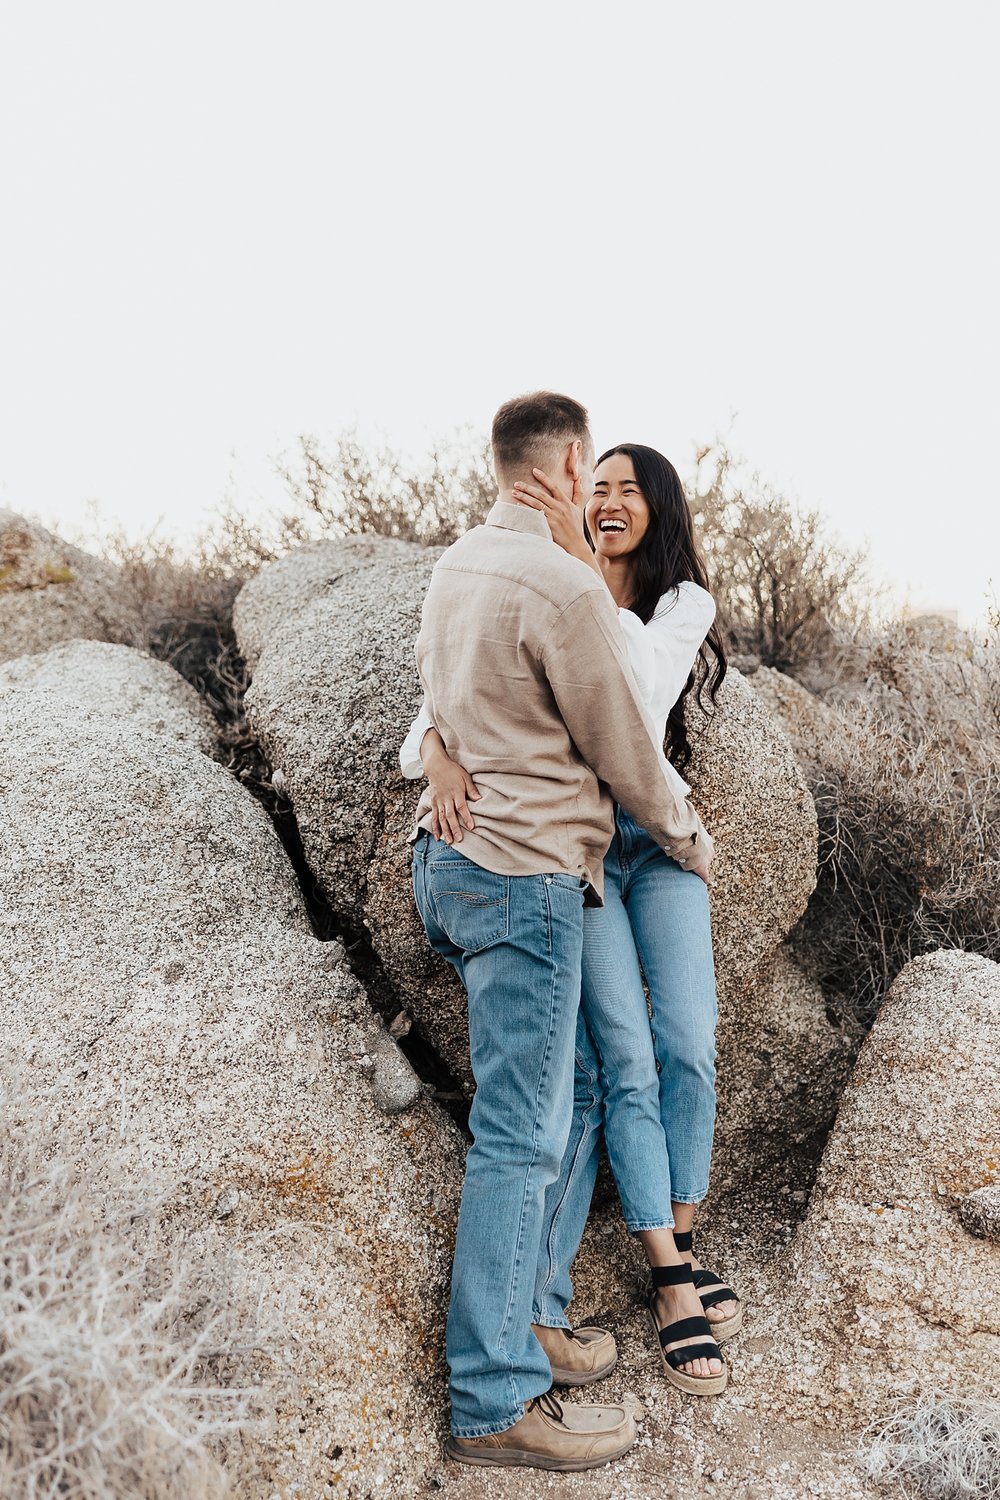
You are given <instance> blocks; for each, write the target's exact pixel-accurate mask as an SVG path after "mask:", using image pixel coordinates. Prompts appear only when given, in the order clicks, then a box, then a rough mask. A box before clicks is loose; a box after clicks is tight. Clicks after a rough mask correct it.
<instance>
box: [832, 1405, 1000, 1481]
mask: <svg viewBox="0 0 1000 1500" xmlns="http://www.w3.org/2000/svg"><path fill="white" fill-rule="evenodd" d="M859 1458H860V1461H861V1465H862V1468H863V1469H864V1471H865V1474H866V1475H867V1477H868V1478H869V1479H870V1480H872V1481H873V1482H874V1483H875V1484H885V1485H890V1484H891V1485H894V1486H896V1487H898V1489H899V1490H901V1491H902V1493H903V1494H904V1495H907V1496H912V1497H914V1500H918V1497H919V1500H997V1497H1000V1405H998V1404H997V1403H996V1402H995V1401H987V1400H982V1399H977V1398H976V1397H967V1398H965V1399H962V1398H961V1397H956V1396H937V1395H928V1396H926V1397H925V1398H924V1399H923V1400H921V1401H920V1402H919V1403H917V1404H916V1405H912V1406H903V1407H901V1408H900V1409H899V1410H898V1411H896V1412H895V1413H894V1414H893V1415H891V1416H890V1417H888V1418H884V1419H882V1420H880V1421H878V1422H876V1423H874V1424H873V1425H872V1426H871V1427H870V1428H869V1429H868V1431H867V1432H866V1433H865V1435H864V1437H863V1439H862V1442H861V1448H860V1453H859Z"/></svg>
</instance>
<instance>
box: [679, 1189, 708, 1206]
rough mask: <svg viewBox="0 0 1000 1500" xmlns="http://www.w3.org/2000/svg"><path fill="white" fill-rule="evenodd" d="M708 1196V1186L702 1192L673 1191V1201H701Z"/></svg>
mask: <svg viewBox="0 0 1000 1500" xmlns="http://www.w3.org/2000/svg"><path fill="white" fill-rule="evenodd" d="M707 1197H708V1188H705V1189H704V1190H703V1191H702V1192H700V1193H675V1192H673V1191H671V1194H670V1201H671V1203H701V1202H703V1201H704V1199H705V1198H707Z"/></svg>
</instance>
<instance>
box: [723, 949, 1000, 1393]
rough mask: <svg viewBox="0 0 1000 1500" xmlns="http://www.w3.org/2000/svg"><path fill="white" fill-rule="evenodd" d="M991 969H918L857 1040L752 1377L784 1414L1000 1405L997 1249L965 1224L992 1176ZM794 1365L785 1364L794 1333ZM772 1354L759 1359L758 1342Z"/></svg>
mask: <svg viewBox="0 0 1000 1500" xmlns="http://www.w3.org/2000/svg"><path fill="white" fill-rule="evenodd" d="M998 1060H1000V965H997V964H995V963H991V962H990V961H989V960H988V959H985V958H980V957H977V956H975V955H973V954H967V953H962V952H959V951H942V952H937V953H933V954H930V955H928V956H926V957H923V958H919V959H915V960H914V961H913V962H912V963H910V964H908V965H907V966H906V968H905V969H904V970H903V971H902V973H901V974H900V975H899V977H898V978H897V980H896V982H895V984H894V985H893V987H892V990H891V991H890V994H889V997H888V999H887V1000H886V1001H885V1003H884V1004H883V1007H882V1009H881V1011H880V1012H879V1015H878V1018H877V1020H876V1022H875V1025H874V1027H873V1029H872V1031H871V1033H870V1035H869V1036H868V1038H867V1039H866V1041H865V1043H864V1045H863V1047H862V1049H861V1053H860V1055H859V1058H858V1062H857V1065H856V1067H855V1070H854V1073H853V1075H852V1077H851V1081H850V1083H849V1084H848V1087H847V1088H846V1090H845V1092H844V1096H843V1100H842V1103H841V1106H840V1111H839V1114H838V1116H837V1121H836V1125H835V1127H834V1129H833V1131H832V1133H831V1135H830V1138H829V1140H828V1142H827V1146H826V1150H825V1153H824V1156H823V1160H822V1163H821V1166H820V1170H819V1175H818V1177H817V1180H816V1184H815V1188H814V1191H813V1194H812V1198H811V1201H810V1205H809V1211H808V1214H807V1216H806V1218H805V1220H804V1222H803V1224H802V1227H801V1229H800V1231H799V1234H798V1236H797V1238H796V1241H795V1243H794V1246H793V1249H792V1251H791V1254H790V1255H789V1257H788V1258H787V1261H786V1263H785V1265H784V1266H783V1267H780V1268H779V1270H781V1271H782V1272H783V1276H784V1278H785V1279H786V1282H787V1286H788V1288H789V1293H788V1294H787V1296H786V1298H784V1299H783V1300H782V1302H781V1304H780V1305H778V1306H777V1307H776V1308H775V1310H774V1311H773V1312H772V1315H771V1316H770V1317H769V1318H768V1319H767V1323H768V1325H769V1326H768V1327H766V1328H765V1329H764V1330H762V1332H763V1335H764V1336H763V1337H762V1338H761V1339H760V1340H759V1343H760V1345H761V1350H762V1357H764V1364H765V1368H764V1369H761V1370H759V1371H757V1372H756V1373H755V1374H754V1375H753V1377H752V1378H754V1379H757V1380H759V1381H761V1382H762V1383H763V1386H764V1389H765V1390H770V1391H771V1393H772V1394H771V1398H765V1399H773V1401H774V1402H775V1404H777V1405H779V1406H780V1407H781V1409H782V1411H783V1412H784V1413H786V1414H790V1415H792V1416H799V1417H805V1416H808V1415H810V1414H811V1413H813V1412H815V1410H816V1409H817V1408H819V1409H821V1410H823V1411H825V1412H826V1413H828V1414H829V1415H830V1417H831V1418H834V1417H835V1418H837V1419H845V1418H846V1419H848V1420H851V1421H857V1420H860V1419H861V1418H862V1417H863V1416H864V1414H865V1412H866V1411H867V1410H868V1409H869V1408H870V1403H871V1397H872V1367H873V1364H874V1363H876V1362H877V1365H878V1368H879V1387H880V1397H882V1398H885V1399H889V1398H891V1397H893V1396H897V1395H898V1396H912V1395H913V1394H914V1393H916V1392H919V1391H921V1390H923V1391H927V1390H930V1389H937V1390H940V1391H942V1392H947V1393H954V1394H959V1393H962V1394H969V1393H971V1392H975V1393H977V1394H979V1395H981V1396H988V1397H990V1398H991V1399H994V1400H996V1399H998V1398H1000V1361H998V1358H997V1355H998V1352H1000V1305H998V1303H997V1299H996V1297H994V1296H993V1295H992V1288H994V1287H995V1286H996V1285H997V1282H998V1278H1000V1249H998V1247H997V1246H996V1244H993V1243H990V1242H989V1241H986V1240H983V1239H979V1238H975V1237H974V1236H973V1235H972V1234H970V1233H968V1232H967V1231H966V1229H965V1228H963V1227H962V1223H961V1217H962V1205H963V1200H964V1201H966V1202H967V1201H969V1199H968V1195H969V1194H974V1193H976V1192H977V1191H979V1190H981V1189H985V1190H986V1191H988V1192H990V1193H994V1192H995V1191H996V1189H995V1187H994V1186H993V1185H994V1183H995V1182H996V1179H997V1174H998V1172H1000V1061H998ZM791 1329H794V1337H793V1338H792V1340H791V1342H792V1345H793V1346H794V1352H795V1358H794V1359H793V1360H789V1359H788V1358H787V1356H782V1354H781V1351H780V1346H782V1345H784V1346H787V1345H788V1342H789V1331H790V1330H791ZM769 1343H770V1344H771V1346H772V1347H771V1351H770V1353H769V1354H768V1353H767V1350H766V1346H767V1345H768V1344H769Z"/></svg>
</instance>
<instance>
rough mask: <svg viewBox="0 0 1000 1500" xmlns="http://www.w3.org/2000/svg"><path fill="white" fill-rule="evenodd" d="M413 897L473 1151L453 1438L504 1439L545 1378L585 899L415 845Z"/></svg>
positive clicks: (552, 880)
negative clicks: (449, 1012)
mask: <svg viewBox="0 0 1000 1500" xmlns="http://www.w3.org/2000/svg"><path fill="white" fill-rule="evenodd" d="M413 891H414V896H415V898H416V903H417V909H418V910H419V912H420V916H421V918H422V920H423V923H424V927H425V928H426V931H427V936H428V938H429V939H430V942H431V944H432V946H433V947H434V948H436V949H437V951H438V953H440V954H442V955H443V956H444V957H445V958H446V959H447V960H448V961H449V963H451V964H453V965H454V967H455V968H456V969H457V971H458V974H459V977H460V978H461V980H462V982H463V984H464V985H465V988H466V991H467V993H468V997H469V1050H470V1053H471V1058H472V1071H473V1073H474V1075H475V1079H476V1094H475V1098H474V1099H473V1101H472V1112H471V1114H470V1116H469V1128H470V1130H471V1131H472V1135H473V1142H472V1146H471V1147H470V1149H469V1154H468V1157H467V1159H466V1164H465V1184H464V1186H463V1188H462V1205H461V1209H460V1211H459V1216H458V1232H457V1235H456V1238H455V1261H454V1267H453V1270H452V1281H451V1305H450V1308H449V1311H448V1330H447V1353H448V1364H449V1366H450V1370H451V1382H450V1387H449V1390H450V1395H451V1421H452V1431H453V1432H454V1433H455V1434H456V1435H458V1436H460V1437H480V1436H484V1435H485V1434H487V1433H493V1432H502V1431H504V1429H505V1428H507V1427H512V1426H513V1424H514V1423H515V1422H516V1421H518V1420H519V1419H520V1417H521V1416H522V1415H523V1409H524V1403H525V1402H526V1401H530V1400H531V1398H532V1397H533V1396H539V1395H541V1394H542V1392H543V1391H547V1390H548V1389H549V1387H550V1386H551V1384H552V1372H551V1369H550V1368H549V1362H548V1359H547V1358H546V1356H545V1351H544V1350H543V1349H542V1346H541V1344H540V1343H539V1342H538V1340H537V1338H536V1337H535V1335H534V1333H533V1332H532V1329H531V1301H532V1294H533V1291H534V1288H535V1285H536V1282H537V1280H538V1265H539V1250H540V1244H541V1237H542V1227H543V1218H544V1213H545V1193H546V1189H547V1188H548V1187H549V1186H550V1185H551V1184H552V1183H553V1182H555V1180H556V1178H557V1177H558V1175H559V1170H560V1163H561V1162H562V1160H563V1156H564V1154H565V1149H566V1141H567V1137H568V1135H569V1130H570V1123H571V1118H572V1098H573V1067H574V1051H573V1049H574V1038H575V1036H576V1023H577V1017H578V1015H579V1011H580V990H581V975H580V955H581V950H582V946H583V886H582V884H581V882H580V881H579V880H578V879H577V878H576V877H574V876H571V875H563V874H552V875H521V876H513V875H510V876H508V875H496V874H493V873H492V872H491V871H490V870H484V869H482V868H481V867H480V866H479V865H476V864H473V862H472V860H470V859H466V858H465V857H464V856H463V855H462V853H461V852H460V850H459V849H457V848H456V847H455V846H454V845H452V846H450V847H449V846H448V845H447V844H444V843H441V842H440V841H439V840H437V839H434V838H431V837H430V835H429V834H426V833H425V834H421V835H420V836H419V837H418V839H417V841H416V844H415V845H414V850H413Z"/></svg>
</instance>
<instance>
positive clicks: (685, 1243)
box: [674, 1229, 694, 1251]
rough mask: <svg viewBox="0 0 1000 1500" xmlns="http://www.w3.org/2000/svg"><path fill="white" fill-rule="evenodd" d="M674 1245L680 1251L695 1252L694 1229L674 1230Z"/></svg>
mask: <svg viewBox="0 0 1000 1500" xmlns="http://www.w3.org/2000/svg"><path fill="white" fill-rule="evenodd" d="M674 1244H675V1245H676V1246H677V1248H678V1250H680V1251H685V1250H693V1249H694V1230H693V1229H675V1230H674Z"/></svg>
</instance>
